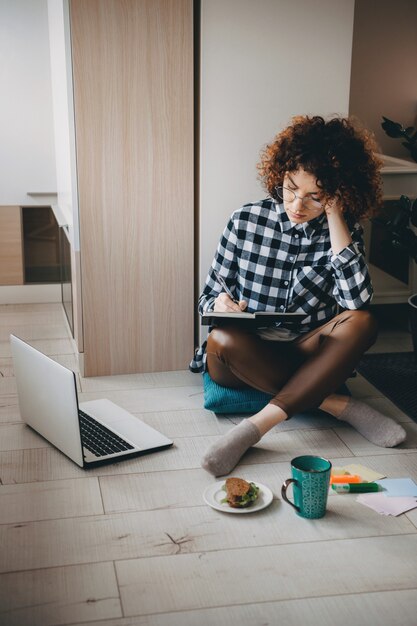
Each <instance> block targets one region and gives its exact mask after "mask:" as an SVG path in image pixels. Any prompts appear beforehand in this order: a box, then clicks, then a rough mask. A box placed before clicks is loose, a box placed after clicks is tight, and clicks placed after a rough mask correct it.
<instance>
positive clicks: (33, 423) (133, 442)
mask: <svg viewBox="0 0 417 626" xmlns="http://www.w3.org/2000/svg"><path fill="white" fill-rule="evenodd" d="M10 342H11V348H12V356H13V364H14V371H15V376H16V384H17V394H18V399H19V408H20V414H21V417H22V420H23V421H24V422H25V423H26V424H27V425H28V426H30V427H31V428H33V429H34V430H36V432H38V433H39V434H40V435H42V437H44V438H45V439H47V440H48V441H49V442H50V443H51V444H52V445H54V446H55V447H56V448H58V450H60V451H61V452H63V453H64V454H65V455H66V456H68V457H69V458H70V459H71V460H72V461H74V462H75V463H77V465H79V466H80V467H82V468H84V469H87V468H90V467H95V466H97V465H101V464H103V463H109V462H115V461H121V460H123V459H126V458H130V457H132V456H136V455H140V454H145V453H149V452H156V451H158V450H163V449H165V448H169V447H170V446H172V444H173V442H172V441H171V440H170V439H168V438H167V437H165V435H163V434H161V433H160V432H158V431H157V430H155V429H154V428H152V427H151V426H148V424H145V423H144V422H142V421H141V420H140V419H138V418H137V417H135V416H134V415H132V414H131V413H129V412H128V411H125V410H124V409H123V408H121V407H119V406H117V405H116V404H114V403H113V402H111V401H110V400H107V399H105V398H103V399H100V400H90V401H88V402H82V403H80V404H79V403H78V394H77V385H76V377H75V374H74V372H73V371H72V370H70V369H68V368H66V367H64V366H63V365H61V364H60V363H57V362H56V361H54V360H53V359H51V358H49V357H48V356H46V355H45V354H43V353H42V352H39V350H36V349H35V348H33V347H32V346H30V345H29V344H28V343H26V342H24V341H22V340H21V339H20V338H19V337H16V336H15V335H10Z"/></svg>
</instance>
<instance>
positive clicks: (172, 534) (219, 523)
mask: <svg viewBox="0 0 417 626" xmlns="http://www.w3.org/2000/svg"><path fill="white" fill-rule="evenodd" d="M196 498H198V500H199V502H200V503H201V504H200V506H188V507H184V508H175V507H172V506H171V507H165V505H164V503H163V502H160V501H159V502H155V505H156V506H154V508H153V509H151V510H148V511H143V512H138V511H134V512H125V513H115V514H109V515H99V516H92V517H82V518H67V519H59V520H47V521H40V522H27V523H20V524H4V525H2V526H0V545H2V546H3V549H2V554H1V555H0V571H1V572H8V571H18V570H27V569H33V568H48V567H57V566H63V565H73V564H79V563H94V562H98V561H101V560H103V558H104V555H105V557H106V559H108V560H123V559H129V558H136V557H137V558H139V557H140V558H146V557H160V556H169V555H171V556H173V555H176V554H179V553H181V554H183V553H199V552H209V551H214V552H215V553H216V554H217V555H219V554H220V553H221V552H222V551H224V550H226V551H227V550H229V549H230V548H236V549H237V548H239V549H246V548H247V547H248V546H253V547H257V546H258V547H259V546H271V547H273V546H276V545H279V544H287V543H292V542H294V543H296V544H297V545H298V544H303V543H305V542H309V541H310V542H311V541H314V542H317V543H318V544H319V543H320V544H321V543H326V542H329V541H330V540H334V539H342V538H343V539H346V538H347V537H375V536H381V535H389V536H390V537H391V539H392V537H393V536H394V535H398V534H407V536H410V534H415V535H416V538H417V529H416V528H415V526H414V525H413V524H412V523H411V522H410V520H408V519H407V518H406V517H405V516H402V517H399V518H397V517H391V516H388V517H385V516H380V515H377V514H376V513H375V511H372V510H371V509H369V508H368V507H365V506H362V505H360V504H359V503H357V502H354V501H353V500H349V498H348V497H346V496H333V497H330V498H329V502H328V511H327V513H326V516H325V518H324V519H322V520H314V521H312V520H308V521H307V520H305V519H302V518H300V517H298V516H297V515H296V514H295V513H294V512H293V509H292V508H290V507H289V506H288V505H286V504H285V503H283V502H282V501H281V500H280V501H278V500H275V501H273V503H272V504H271V505H270V506H269V507H268V508H267V509H265V510H264V511H260V512H259V513H257V514H256V515H255V514H254V515H245V516H239V517H238V519H236V518H237V516H236V515H228V514H227V513H221V512H219V511H214V510H212V509H211V508H209V507H208V506H206V505H205V504H204V503H203V501H202V499H201V498H202V494H201V491H200V490H198V493H196V494H195V496H193V500H194V499H196ZM413 545H414V544H413ZM410 550H411V544H410ZM238 553H239V550H236V551H235V552H234V553H233V554H235V555H237V554H238ZM248 556H250V558H252V556H253V555H248ZM416 566H417V563H416ZM174 589H175V588H173V590H174ZM177 608H178V607H177ZM184 608H185V607H184ZM164 610H165V609H164ZM166 610H172V609H166Z"/></svg>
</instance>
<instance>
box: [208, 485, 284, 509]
mask: <svg viewBox="0 0 417 626" xmlns="http://www.w3.org/2000/svg"><path fill="white" fill-rule="evenodd" d="M225 482H226V481H225V480H221V481H219V482H217V483H213V484H212V485H209V486H208V487H207V489H206V490H205V491H204V493H203V498H204V502H205V503H206V504H208V505H209V506H211V508H212V509H216V511H222V512H223V513H237V514H238V515H241V514H242V513H243V514H245V513H256V511H261V510H262V509H265V508H266V507H267V506H269V505H270V504H271V502H272V499H273V497H274V496H273V494H272V491H271V490H270V488H269V487H267V486H266V485H262V484H261V483H258V482H255V481H254V480H252V481H251V480H248V482H249V483H250V482H253V483H255V485H257V486H258V487H259V494H258V498H257V499H256V500H255V502H254V504H252V505H251V506H248V507H245V508H243V509H235V508H233V507H231V506H229V505H228V504H227V502H225V503H224V504H222V502H221V501H222V500H223V498H225V497H226V492H225V491H224V489H222V487H223V485H224V483H225Z"/></svg>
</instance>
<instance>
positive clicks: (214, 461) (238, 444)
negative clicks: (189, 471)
mask: <svg viewBox="0 0 417 626" xmlns="http://www.w3.org/2000/svg"><path fill="white" fill-rule="evenodd" d="M260 438H261V433H260V432H259V430H258V428H257V426H255V424H253V423H252V422H251V421H250V420H248V419H246V420H243V422H241V423H240V424H238V426H235V427H234V428H232V430H229V432H228V433H226V435H224V436H223V437H221V438H220V440H219V441H216V442H215V443H213V445H211V446H210V448H209V449H208V450H207V451H206V453H205V455H204V456H203V458H202V459H201V466H202V467H203V468H204V469H205V470H207V471H208V472H210V474H213V476H223V475H224V474H229V472H231V471H232V469H233V468H234V467H235V465H237V464H238V463H239V461H240V459H241V457H242V456H243V455H244V454H245V452H246V450H248V448H250V447H251V446H254V445H255V443H258V441H259V440H260Z"/></svg>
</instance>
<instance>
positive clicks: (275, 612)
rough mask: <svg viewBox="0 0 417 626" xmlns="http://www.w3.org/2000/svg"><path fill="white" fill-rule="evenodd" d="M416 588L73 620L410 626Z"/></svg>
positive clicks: (119, 624) (139, 624) (187, 625)
mask: <svg viewBox="0 0 417 626" xmlns="http://www.w3.org/2000/svg"><path fill="white" fill-rule="evenodd" d="M416 612H417V589H410V590H408V589H407V590H404V591H384V592H374V593H359V594H345V595H338V596H327V597H323V598H306V599H301V600H300V599H297V600H281V601H280V602H263V603H256V604H246V603H245V601H244V599H242V603H241V606H230V607H227V606H224V607H221V608H214V609H202V610H198V609H196V610H191V611H178V612H176V613H160V614H157V615H147V616H146V617H139V616H136V617H122V618H119V619H111V620H108V621H107V620H106V621H105V622H103V621H100V622H94V623H93V624H92V623H91V622H89V623H87V622H83V623H82V624H79V625H78V626H196V624H200V625H201V626H231V625H235V624H239V626H268V625H270V626H273V625H275V624H285V626H300V624H303V626H317V625H318V624H320V626H352V624H356V625H357V626H375V625H376V624H378V626H392V625H393V624H398V625H401V626H415V624H416Z"/></svg>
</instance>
